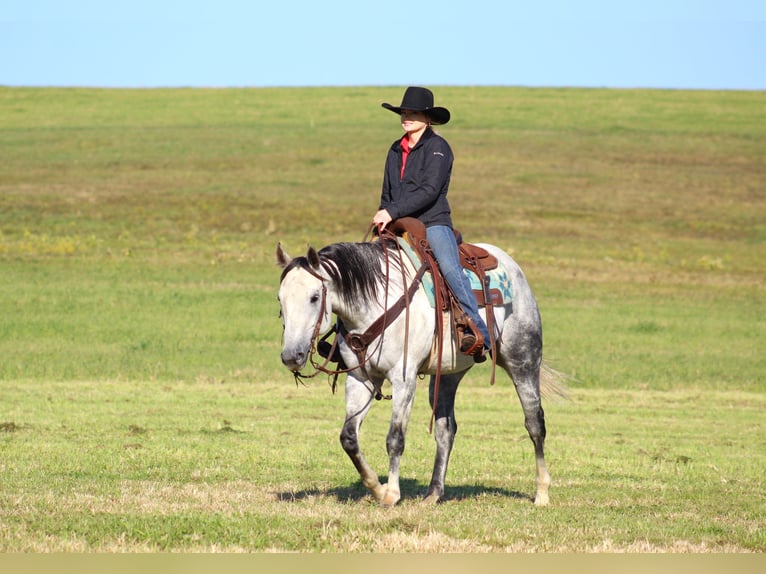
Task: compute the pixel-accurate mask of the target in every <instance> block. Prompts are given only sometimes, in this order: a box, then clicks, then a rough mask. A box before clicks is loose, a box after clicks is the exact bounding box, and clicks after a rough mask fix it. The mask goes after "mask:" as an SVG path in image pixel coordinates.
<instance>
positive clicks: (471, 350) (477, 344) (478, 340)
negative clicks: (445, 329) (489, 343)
mask: <svg viewBox="0 0 766 574" xmlns="http://www.w3.org/2000/svg"><path fill="white" fill-rule="evenodd" d="M483 350H484V340H483V339H482V337H481V336H479V337H477V336H476V335H474V334H473V333H466V334H465V335H463V337H462V338H461V340H460V352H461V353H463V354H464V355H469V356H472V357H476V355H477V354H479V355H480V354H481V353H482V351H483Z"/></svg>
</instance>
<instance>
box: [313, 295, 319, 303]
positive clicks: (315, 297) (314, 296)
mask: <svg viewBox="0 0 766 574" xmlns="http://www.w3.org/2000/svg"><path fill="white" fill-rule="evenodd" d="M317 301H319V295H318V294H317V293H314V294H313V295H312V296H311V303H312V304H314V303H316V302H317Z"/></svg>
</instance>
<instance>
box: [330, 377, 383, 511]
mask: <svg viewBox="0 0 766 574" xmlns="http://www.w3.org/2000/svg"><path fill="white" fill-rule="evenodd" d="M374 394H375V393H374V390H373V388H372V383H370V382H366V383H365V382H362V381H360V380H359V379H356V378H355V377H354V376H353V375H351V374H350V373H349V375H348V377H347V378H346V421H345V422H344V423H343V429H342V430H341V433H340V443H341V445H342V446H343V450H345V451H346V454H347V455H348V456H349V458H350V459H351V462H353V463H354V466H355V467H356V470H357V471H358V472H359V476H360V478H361V479H362V484H363V485H364V486H366V487H367V488H368V489H369V490H370V491H371V492H372V494H373V495H374V496H375V499H376V500H377V501H378V502H382V500H383V497H384V496H385V494H386V487H385V486H383V485H382V484H380V481H379V480H378V475H377V474H376V473H375V472H373V470H372V468H371V467H370V465H369V464H368V462H367V460H365V458H364V455H363V454H362V451H361V450H360V448H359V427H361V426H362V422H363V421H364V418H365V417H366V416H367V413H368V412H369V410H370V407H371V406H372V401H373V398H374Z"/></svg>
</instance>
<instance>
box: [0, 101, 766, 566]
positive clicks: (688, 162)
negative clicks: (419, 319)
mask: <svg viewBox="0 0 766 574" xmlns="http://www.w3.org/2000/svg"><path fill="white" fill-rule="evenodd" d="M439 94H441V95H440V98H442V99H443V101H444V102H445V105H448V107H450V109H451V110H452V112H453V117H454V121H453V122H452V123H450V124H449V125H448V126H445V127H443V128H441V131H442V132H443V133H444V134H445V135H446V136H447V137H448V139H449V140H450V142H451V144H452V146H453V148H454V150H455V153H456V157H457V160H456V165H455V173H454V176H453V183H452V187H451V197H452V205H453V210H454V216H455V220H456V224H457V226H459V227H460V228H461V229H462V230H463V233H464V236H466V238H467V239H469V240H475V241H489V242H492V243H496V244H498V245H500V246H501V247H503V248H505V249H506V250H508V251H509V252H511V253H512V254H513V255H514V257H515V258H516V259H517V260H518V261H519V262H520V263H521V264H522V267H523V268H524V269H525V271H526V273H527V275H528V276H529V278H530V281H531V283H532V286H533V289H534V290H535V293H536V294H537V297H538V299H539V302H540V305H541V309H542V312H543V320H544V325H545V337H546V340H545V344H546V356H547V358H548V360H549V361H550V362H552V363H553V365H554V366H556V367H557V368H559V369H560V370H562V371H564V372H566V373H568V374H570V375H572V377H573V380H572V382H571V384H570V391H571V395H572V400H570V401H569V402H556V401H552V402H547V403H546V414H547V418H548V425H549V437H548V443H547V444H548V458H549V467H550V470H551V474H552V475H553V478H554V485H553V487H552V491H551V494H552V504H551V506H550V507H549V508H547V509H542V510H541V509H536V508H534V507H533V506H532V505H531V503H530V500H529V497H530V495H531V493H532V492H533V461H532V452H531V450H532V449H531V445H530V443H529V439H528V438H527V436H526V433H525V431H524V428H523V420H522V417H521V412H520V409H519V408H518V401H517V399H516V398H515V397H514V396H513V391H512V388H511V385H510V384H509V383H508V382H507V381H505V380H504V379H501V382H499V383H498V384H497V385H496V386H495V387H491V388H490V387H489V386H488V385H487V378H488V371H487V369H486V368H484V367H479V368H477V369H475V370H474V371H472V372H471V374H470V375H469V376H468V377H467V378H466V380H465V383H464V388H463V390H462V391H461V393H460V395H459V397H458V409H459V410H458V418H459V422H460V425H461V426H460V434H459V436H458V439H457V443H456V447H455V451H454V454H453V460H452V464H451V466H450V472H449V474H448V484H447V499H446V501H445V502H444V503H443V504H441V505H439V506H437V507H435V508H424V507H422V506H421V505H420V504H419V503H418V498H419V497H420V496H422V494H423V493H424V492H425V490H426V487H427V480H428V477H429V476H430V467H431V465H432V458H433V451H434V447H433V439H432V437H430V436H429V435H428V432H427V429H428V418H429V413H428V409H427V404H426V403H427V401H426V400H425V398H424V394H421V395H420V398H419V399H418V400H417V401H416V411H415V413H414V415H413V423H412V428H411V431H410V433H409V435H408V441H409V442H408V446H407V452H406V454H405V456H404V460H403V469H402V472H403V475H402V476H403V482H402V486H403V494H404V499H403V501H402V503H401V504H400V505H398V506H397V507H396V508H394V509H390V510H383V509H380V508H378V507H377V506H375V505H374V504H372V503H371V501H370V499H369V498H368V497H367V496H365V492H364V489H363V488H362V487H361V486H360V485H359V483H358V481H357V480H356V474H355V472H354V470H353V467H352V466H351V464H350V463H349V461H348V460H347V458H346V456H345V455H344V454H343V452H342V450H341V449H340V446H339V443H338V439H337V436H338V432H339V429H340V425H341V422H342V416H343V406H342V403H343V401H342V393H339V394H338V395H335V396H333V395H332V394H331V393H330V391H329V387H328V386H326V383H325V381H324V380H315V381H313V382H312V383H311V384H310V385H309V386H307V387H295V385H294V383H293V380H292V377H291V376H290V375H289V374H288V373H287V372H286V371H285V370H284V369H283V368H282V367H281V365H280V363H279V347H280V341H279V336H280V333H279V321H278V319H277V312H278V308H277V303H276V298H275V295H276V287H277V283H278V270H277V268H276V267H275V266H274V265H273V252H274V248H275V245H276V242H277V241H283V242H284V243H285V244H286V246H287V247H288V249H289V250H290V251H291V252H294V253H297V252H300V251H301V250H303V249H304V248H305V246H306V245H307V244H309V243H310V244H313V245H315V246H317V247H319V246H322V245H324V244H326V243H330V242H334V241H342V240H352V241H354V240H360V239H361V238H362V236H363V235H364V233H365V231H366V226H367V222H368V220H369V217H370V216H371V214H372V213H373V212H374V210H375V208H376V207H377V204H376V202H377V195H378V191H377V190H378V189H379V185H380V174H381V172H382V160H383V155H382V154H383V153H384V151H385V149H386V147H387V145H388V144H389V142H390V141H391V140H393V139H394V138H395V137H396V136H397V135H398V133H399V132H398V127H397V125H396V119H395V117H394V116H393V115H391V114H390V113H388V112H385V111H384V110H381V109H380V107H379V102H380V101H393V100H395V99H396V98H397V97H400V95H401V94H400V88H381V89H372V88H333V89H329V88H327V89H254V90H239V89H232V90H85V89H83V90H80V89H63V90H59V89H19V88H0V126H2V127H0V157H2V161H0V356H2V357H3V359H2V360H0V550H1V551H3V552H19V551H21V552H53V551H93V552H118V551H120V552H121V551H127V552H141V551H148V552H157V551H184V552H200V551H232V552H251V551H256V552H265V551H273V550H279V551H293V550H296V551H310V552H318V551H330V552H365V551H381V552H389V551H393V552H403V551H405V552H407V551H419V552H441V551H466V552H508V551H511V552H541V551H546V552H547V551H553V552H573V551H576V552H654V551H664V552H721V551H724V552H746V551H755V552H763V551H765V550H766V539H764V535H763V532H764V530H766V515H764V512H763V508H764V502H765V500H764V498H766V487H765V485H764V481H763V478H762V477H763V475H764V471H765V470H766V467H765V466H764V460H766V456H765V455H766V427H764V422H763V420H764V417H763V415H764V412H766V402H765V401H766V392H765V391H766V387H764V379H763V375H764V372H766V364H765V363H764V358H763V352H762V349H763V348H764V347H765V346H766V332H765V330H764V324H763V319H762V318H763V316H764V315H766V303H764V302H765V301H766V298H764V287H766V268H765V267H764V263H763V262H764V260H766V248H765V247H764V245H765V243H766V228H765V227H764V223H763V222H764V221H766V191H765V189H766V188H764V186H763V182H764V181H766V163H765V162H764V157H763V149H764V145H766V122H765V121H764V119H763V115H762V113H761V110H762V109H763V105H764V95H763V93H761V92H674V91H631V90H555V89H521V88H457V87H450V88H442V89H440V90H439ZM490 203H491V207H490V208H488V207H487V206H488V204H490ZM387 415H388V405H386V404H381V405H377V406H376V408H375V409H373V413H372V414H371V416H370V418H369V419H368V421H367V422H366V423H365V427H364V433H363V446H364V448H365V449H366V451H367V452H368V458H369V459H370V461H371V462H372V464H373V466H374V468H377V469H379V472H380V473H381V474H383V473H384V470H385V468H386V466H387V461H386V455H385V447H384V436H385V433H386V430H387V418H388V417H387Z"/></svg>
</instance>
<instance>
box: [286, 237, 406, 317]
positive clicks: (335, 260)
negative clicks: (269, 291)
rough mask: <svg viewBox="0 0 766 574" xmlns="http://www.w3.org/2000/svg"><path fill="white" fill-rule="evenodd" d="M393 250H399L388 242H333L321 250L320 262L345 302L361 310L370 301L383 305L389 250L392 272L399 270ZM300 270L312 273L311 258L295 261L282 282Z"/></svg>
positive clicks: (291, 263) (288, 266) (397, 259)
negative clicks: (291, 273)
mask: <svg viewBox="0 0 766 574" xmlns="http://www.w3.org/2000/svg"><path fill="white" fill-rule="evenodd" d="M391 249H393V250H396V247H394V246H393V245H392V244H390V242H388V241H386V242H381V241H374V242H364V243H350V242H344V243H333V244H331V245H328V246H326V247H323V248H322V249H321V250H320V251H319V260H320V263H321V265H322V269H323V270H324V272H325V273H326V274H327V275H328V276H329V277H330V280H331V281H332V282H333V284H334V286H335V288H336V289H337V291H338V294H339V295H340V297H341V298H342V299H343V302H344V303H345V304H346V305H348V306H352V307H357V308H360V307H365V306H366V305H367V304H368V303H370V302H375V303H380V302H381V295H382V293H383V290H384V289H385V280H384V277H383V273H384V271H383V270H384V269H385V265H386V263H385V262H386V254H385V251H386V250H388V251H389V258H388V259H389V266H390V270H389V271H394V270H397V271H398V269H399V256H398V255H397V254H396V253H391ZM296 267H300V268H301V269H306V270H311V263H310V262H309V260H308V257H306V256H301V257H296V258H294V259H293V260H292V261H291V262H290V263H289V264H288V265H287V266H286V267H285V268H284V270H283V271H282V276H281V278H280V282H281V281H282V280H283V279H284V278H285V275H287V274H288V273H289V272H290V271H291V270H293V269H295V268H296Z"/></svg>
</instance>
